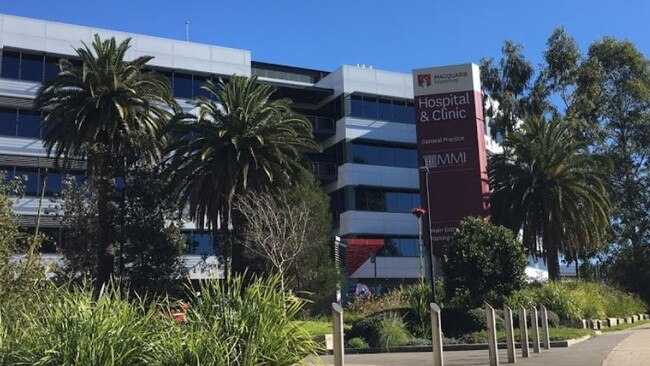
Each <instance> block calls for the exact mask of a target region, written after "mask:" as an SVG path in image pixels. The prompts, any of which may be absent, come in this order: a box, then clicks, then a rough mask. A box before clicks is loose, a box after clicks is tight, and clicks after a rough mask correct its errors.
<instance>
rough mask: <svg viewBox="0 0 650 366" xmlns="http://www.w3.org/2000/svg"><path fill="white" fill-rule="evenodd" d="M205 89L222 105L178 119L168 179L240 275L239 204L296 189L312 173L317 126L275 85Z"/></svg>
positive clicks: (249, 82)
mask: <svg viewBox="0 0 650 366" xmlns="http://www.w3.org/2000/svg"><path fill="white" fill-rule="evenodd" d="M204 88H205V89H206V90H207V91H208V92H210V94H211V95H212V96H213V97H214V98H215V99H216V100H210V99H207V98H203V97H199V98H198V99H196V100H194V102H193V103H194V104H195V105H196V107H197V108H196V109H197V112H196V113H195V114H179V115H177V116H176V118H175V121H174V123H172V124H171V126H170V129H169V130H168V131H167V132H168V136H169V137H170V139H171V143H170V145H169V147H168V149H167V152H168V153H169V155H168V156H169V159H168V161H167V164H166V172H167V176H168V177H169V183H170V187H171V189H172V190H173V193H174V195H175V197H176V199H177V202H179V203H180V204H185V203H187V210H188V211H189V216H190V218H191V219H192V220H195V221H196V222H197V225H198V226H199V227H206V226H207V228H208V229H212V230H214V231H218V230H220V231H221V233H222V235H221V236H222V237H228V238H230V240H229V241H230V243H231V245H233V248H232V253H230V254H231V257H232V263H233V267H234V268H235V270H238V271H242V270H243V269H244V267H245V263H244V262H243V259H244V258H243V256H242V252H243V248H242V247H241V245H240V244H239V241H238V240H237V238H236V236H237V235H234V237H233V235H232V234H233V233H232V232H231V230H230V229H231V228H232V229H234V231H235V234H236V233H237V232H239V231H241V230H242V227H243V225H242V224H243V222H242V220H243V218H241V217H238V215H237V213H236V212H234V211H233V209H232V208H233V203H234V200H235V197H236V196H238V195H242V194H244V193H245V192H247V191H248V190H263V189H270V188H277V187H286V186H288V185H290V184H292V183H294V182H295V181H296V180H297V179H298V177H299V176H300V173H301V172H303V171H305V170H307V169H310V167H309V163H308V160H307V158H306V157H305V155H304V152H306V151H318V150H320V146H319V145H318V144H317V143H316V142H315V141H314V138H313V135H312V126H311V123H310V122H309V120H308V119H307V118H306V117H304V116H302V115H300V114H298V113H295V112H293V111H292V109H291V107H290V105H291V101H290V100H287V99H276V100H274V99H273V98H272V97H273V93H274V92H275V88H274V87H273V86H271V85H268V84H262V83H259V82H258V80H257V78H255V77H253V78H246V77H242V76H233V77H232V78H231V79H230V81H228V82H224V81H220V82H219V83H218V84H212V83H208V84H207V85H205V86H204ZM224 233H225V234H227V235H223V234H224ZM215 237H217V235H215Z"/></svg>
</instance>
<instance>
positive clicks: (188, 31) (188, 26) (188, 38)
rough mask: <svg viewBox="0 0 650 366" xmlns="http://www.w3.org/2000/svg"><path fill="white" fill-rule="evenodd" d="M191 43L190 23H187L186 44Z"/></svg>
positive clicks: (187, 21)
mask: <svg viewBox="0 0 650 366" xmlns="http://www.w3.org/2000/svg"><path fill="white" fill-rule="evenodd" d="M189 41H190V21H189V20H186V21H185V42H189Z"/></svg>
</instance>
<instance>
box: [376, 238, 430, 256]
mask: <svg viewBox="0 0 650 366" xmlns="http://www.w3.org/2000/svg"><path fill="white" fill-rule="evenodd" d="M383 239H384V246H383V247H381V249H380V250H379V252H378V253H377V256H381V257H419V256H420V243H419V241H418V238H417V237H384V238H383Z"/></svg>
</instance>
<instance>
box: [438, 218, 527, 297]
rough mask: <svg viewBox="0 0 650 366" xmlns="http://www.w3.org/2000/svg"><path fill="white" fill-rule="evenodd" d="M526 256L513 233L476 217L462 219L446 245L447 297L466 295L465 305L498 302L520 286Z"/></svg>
mask: <svg viewBox="0 0 650 366" xmlns="http://www.w3.org/2000/svg"><path fill="white" fill-rule="evenodd" d="M525 268H526V255H525V254H524V250H523V248H522V247H521V245H520V244H519V243H517V240H516V239H515V236H514V234H513V233H512V232H511V231H510V230H508V229H506V228H505V227H500V226H493V225H490V224H489V223H487V222H485V221H484V220H482V219H480V218H466V219H464V220H463V221H462V222H461V224H460V227H459V229H458V230H457V231H456V232H455V233H454V234H453V235H452V237H451V239H450V242H449V245H447V246H446V251H445V257H444V261H443V271H444V273H445V289H446V291H447V297H448V298H452V297H454V296H457V295H458V293H459V292H461V293H464V294H466V303H465V304H462V305H465V306H469V307H472V306H481V305H482V304H483V302H484V301H490V302H494V303H496V304H499V303H500V302H502V301H503V298H504V297H506V296H508V295H510V294H511V293H512V292H513V291H516V290H518V289H519V288H521V287H522V285H523V280H524V270H525Z"/></svg>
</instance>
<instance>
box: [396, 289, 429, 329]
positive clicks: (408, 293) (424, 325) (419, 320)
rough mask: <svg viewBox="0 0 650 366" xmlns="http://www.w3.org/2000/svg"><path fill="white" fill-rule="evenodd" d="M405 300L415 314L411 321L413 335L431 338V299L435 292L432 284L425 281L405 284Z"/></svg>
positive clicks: (403, 292) (403, 290)
mask: <svg viewBox="0 0 650 366" xmlns="http://www.w3.org/2000/svg"><path fill="white" fill-rule="evenodd" d="M401 291H402V296H403V297H404V302H405V303H406V304H407V305H408V308H409V309H410V310H411V313H412V315H413V321H412V322H409V323H410V324H409V325H410V327H409V328H410V329H411V330H412V332H413V335H414V336H416V337H418V338H431V308H430V304H431V300H432V299H433V293H432V291H431V286H430V285H429V284H427V283H425V282H419V283H416V284H414V285H410V286H405V287H403V288H402V289H401Z"/></svg>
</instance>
